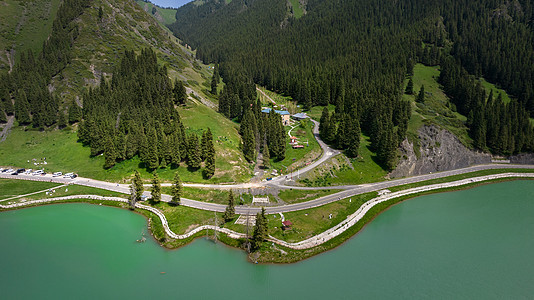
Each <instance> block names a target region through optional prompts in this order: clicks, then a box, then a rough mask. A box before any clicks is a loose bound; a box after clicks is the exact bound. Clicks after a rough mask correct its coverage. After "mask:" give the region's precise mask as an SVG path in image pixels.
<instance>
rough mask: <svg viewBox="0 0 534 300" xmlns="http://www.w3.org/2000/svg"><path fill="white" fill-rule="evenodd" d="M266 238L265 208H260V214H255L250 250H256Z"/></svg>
mask: <svg viewBox="0 0 534 300" xmlns="http://www.w3.org/2000/svg"><path fill="white" fill-rule="evenodd" d="M266 238H267V218H266V217H265V208H263V207H262V208H261V213H257V214H256V224H255V225H254V232H253V234H252V248H253V249H254V250H258V249H259V248H260V247H261V244H262V243H263V241H264V240H265V239H266Z"/></svg>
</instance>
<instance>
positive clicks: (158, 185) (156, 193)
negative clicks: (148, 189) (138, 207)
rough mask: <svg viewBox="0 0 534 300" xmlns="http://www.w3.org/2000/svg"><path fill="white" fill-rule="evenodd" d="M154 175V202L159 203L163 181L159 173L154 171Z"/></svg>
mask: <svg viewBox="0 0 534 300" xmlns="http://www.w3.org/2000/svg"><path fill="white" fill-rule="evenodd" d="M153 174H154V175H153V177H152V193H151V194H152V202H153V203H159V202H160V201H161V181H160V180H159V176H158V173H156V172H154V173H153Z"/></svg>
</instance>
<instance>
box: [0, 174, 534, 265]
mask: <svg viewBox="0 0 534 300" xmlns="http://www.w3.org/2000/svg"><path fill="white" fill-rule="evenodd" d="M521 179H524V180H534V173H500V174H493V175H485V176H478V177H472V178H467V179H461V180H456V181H451V182H444V183H438V184H431V185H425V186H421V187H415V188H408V189H404V190H400V191H397V192H392V193H388V194H386V195H382V196H378V197H374V198H372V199H370V200H368V201H366V202H364V203H363V204H362V205H361V206H360V207H359V208H358V209H357V210H356V211H355V212H353V213H352V214H350V215H348V216H347V218H346V219H345V220H343V221H342V222H340V223H338V224H336V225H334V226H333V227H331V228H329V229H327V230H326V231H324V232H321V233H319V234H317V235H315V236H312V237H310V238H307V239H305V240H301V241H298V242H293V243H290V242H286V241H284V240H280V239H277V238H274V237H272V236H269V237H268V238H267V239H266V243H264V244H270V243H275V244H276V245H277V247H282V249H281V250H283V251H284V252H286V256H287V254H289V252H293V253H291V254H293V255H291V256H292V258H290V259H289V260H283V259H280V260H276V259H274V258H270V259H269V258H268V257H266V260H263V259H260V260H257V259H254V262H261V263H277V264H278V263H294V262H298V261H301V260H304V259H307V258H310V257H312V256H315V255H317V254H320V253H324V252H326V251H329V250H333V249H335V248H337V246H339V245H341V244H343V243H344V242H345V241H346V240H348V239H350V238H352V237H353V236H355V235H356V234H357V233H358V232H359V231H361V230H362V229H363V228H364V227H365V225H366V224H368V223H370V222H371V221H372V220H373V219H374V218H375V217H376V216H378V215H379V214H380V213H382V212H383V211H385V210H387V209H388V208H389V207H391V206H392V205H395V204H397V203H399V202H402V201H405V200H408V199H412V198H415V197H418V196H421V195H426V194H433V193H441V192H449V191H456V190H464V189H468V188H473V187H476V186H479V185H482V184H491V183H497V182H503V181H511V180H521ZM81 199H86V201H83V200H82V201H79V200H81ZM76 200H78V201H76ZM87 200H88V201H87ZM73 202H74V203H76V202H80V203H89V204H100V205H106V206H113V207H120V208H126V209H129V210H132V209H130V208H129V207H125V205H127V203H128V199H125V198H119V197H104V196H96V195H72V196H64V197H56V198H48V199H40V200H30V201H28V202H24V203H16V204H11V205H0V208H2V210H5V211H9V210H15V209H22V208H27V207H34V206H40V205H49V204H60V203H73ZM98 202H99V203H98ZM103 202H107V203H109V202H111V203H114V204H118V205H107V204H103ZM138 210H139V211H138ZM133 211H134V212H136V213H139V214H141V215H143V216H145V218H146V219H147V228H148V231H149V232H150V235H151V236H152V237H153V238H154V239H155V240H156V242H157V243H158V244H159V245H160V246H162V247H164V248H166V249H169V250H174V249H178V248H181V247H182V246H185V245H187V244H189V243H190V242H192V241H194V240H195V239H197V238H199V237H202V235H201V233H203V232H204V230H214V231H217V232H219V233H222V234H223V236H224V238H222V239H219V240H221V242H223V243H224V244H225V245H228V246H230V247H233V248H238V249H241V250H243V249H242V248H240V247H239V241H242V240H243V239H245V238H246V234H244V233H240V232H236V231H233V230H230V229H227V228H221V227H218V226H215V225H202V226H199V227H196V228H195V229H193V230H191V231H189V232H186V233H184V234H176V233H174V232H173V231H172V230H171V229H170V228H169V224H168V221H167V218H166V216H165V215H164V214H163V212H161V211H160V210H158V209H157V208H154V207H151V206H147V205H144V204H141V203H136V209H135V210H133ZM151 215H154V216H156V217H157V219H158V221H159V222H158V223H159V224H155V222H154V220H152V217H151ZM158 226H161V229H162V231H163V232H161V233H158V232H155V230H154V229H156V228H154V227H158ZM156 231H159V230H156ZM161 234H163V236H159V235H161ZM347 235H348V236H347ZM162 238H164V240H162ZM169 239H170V240H169ZM227 239H228V240H227ZM229 240H230V241H234V242H233V243H232V242H230V241H229ZM178 241H180V242H183V243H178V245H172V244H174V243H173V242H178ZM236 243H237V244H236ZM269 247H270V246H269ZM263 248H264V247H262V249H261V250H260V251H259V257H257V258H261V257H262V256H263V255H262V254H265V253H264V252H265V250H269V249H263ZM271 250H273V249H271ZM276 250H278V251H279V252H280V249H276ZM309 250H312V251H311V253H308V254H305V253H298V252H302V251H306V252H308V251H309ZM266 252H269V251H266ZM303 254H304V255H303ZM288 258H289V257H288ZM248 260H249V261H251V262H252V258H251V255H250V254H249V255H248Z"/></svg>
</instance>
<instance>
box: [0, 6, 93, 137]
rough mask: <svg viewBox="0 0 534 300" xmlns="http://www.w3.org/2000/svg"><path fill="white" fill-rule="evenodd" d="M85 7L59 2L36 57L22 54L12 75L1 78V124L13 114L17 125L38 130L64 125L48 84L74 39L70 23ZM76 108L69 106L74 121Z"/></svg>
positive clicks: (74, 28) (61, 66) (65, 59)
mask: <svg viewBox="0 0 534 300" xmlns="http://www.w3.org/2000/svg"><path fill="white" fill-rule="evenodd" d="M89 4H90V1H82V0H65V1H63V3H62V4H61V5H60V6H59V8H58V12H57V16H56V18H55V20H54V22H53V24H52V32H51V34H50V36H49V38H48V39H47V40H46V41H45V42H44V44H43V48H42V50H41V52H40V53H39V54H38V55H37V56H35V55H34V54H33V52H32V51H28V52H26V53H22V54H21V56H20V61H18V62H17V63H16V64H15V67H14V69H13V72H11V73H10V74H3V75H2V78H1V80H0V98H1V101H0V122H2V121H4V122H5V120H6V115H13V114H14V115H15V117H16V119H17V121H18V122H19V124H21V125H30V124H31V125H32V126H33V127H35V128H39V129H44V128H45V127H49V126H52V125H54V124H56V123H59V124H58V125H59V126H60V127H64V126H66V125H67V116H66V115H65V113H64V112H63V111H62V110H60V109H59V107H60V104H61V103H60V100H59V99H57V98H56V97H55V96H53V95H52V93H51V92H50V91H49V89H48V84H49V82H50V79H51V78H52V77H53V76H55V75H57V74H58V73H59V72H61V70H63V69H64V68H65V67H66V66H67V64H68V63H69V61H70V57H71V53H70V52H71V48H72V44H73V41H74V40H75V39H76V38H77V36H78V27H77V25H76V24H74V23H73V22H72V21H73V20H74V19H75V18H76V17H78V16H79V15H80V14H82V13H83V10H84V9H85V8H86V7H87V6H88V5H89ZM13 101H14V104H13ZM74 105H75V104H74ZM71 106H72V105H71ZM78 109H79V107H77V106H76V107H72V109H71V111H72V112H73V115H72V117H71V119H73V120H75V119H77V117H76V115H77V114H79V112H78V111H77V110H78Z"/></svg>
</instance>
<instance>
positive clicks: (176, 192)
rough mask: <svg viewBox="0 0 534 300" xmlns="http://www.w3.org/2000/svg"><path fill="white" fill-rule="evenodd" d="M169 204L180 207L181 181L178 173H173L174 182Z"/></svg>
mask: <svg viewBox="0 0 534 300" xmlns="http://www.w3.org/2000/svg"><path fill="white" fill-rule="evenodd" d="M171 196H172V199H171V204H173V205H180V203H181V200H180V198H181V197H182V181H181V180H180V175H179V174H178V172H176V173H174V180H173V183H172V188H171Z"/></svg>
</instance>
